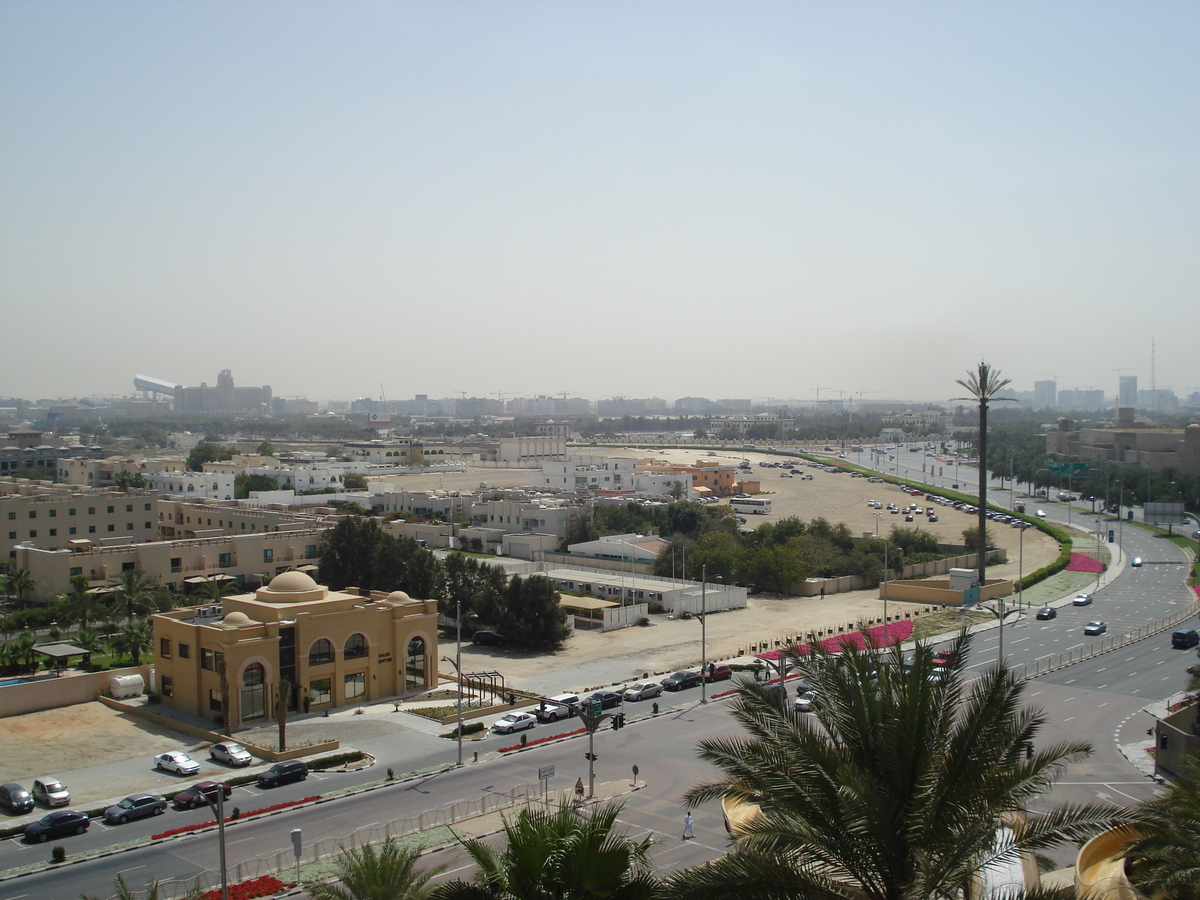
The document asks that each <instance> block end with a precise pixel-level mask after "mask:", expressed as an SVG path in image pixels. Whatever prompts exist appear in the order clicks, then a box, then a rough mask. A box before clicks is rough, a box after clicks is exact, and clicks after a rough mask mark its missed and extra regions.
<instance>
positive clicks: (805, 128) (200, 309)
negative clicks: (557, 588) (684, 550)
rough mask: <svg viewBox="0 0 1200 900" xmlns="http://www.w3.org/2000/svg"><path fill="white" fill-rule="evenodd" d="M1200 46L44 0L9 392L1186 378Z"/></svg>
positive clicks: (542, 14) (1093, 29) (770, 10)
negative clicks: (157, 383)
mask: <svg viewBox="0 0 1200 900" xmlns="http://www.w3.org/2000/svg"><path fill="white" fill-rule="evenodd" d="M1198 38H1200V8H1197V7H1196V6H1195V5H1188V4H1178V3H1171V2H1147V3H1139V4H1132V3H1125V2H1097V3H1082V2H1049V3H1044V4H1032V5H1023V6H1022V5H1017V6H1014V5H1012V4H1004V3H981V4H970V5H961V4H952V3H922V2H916V3H911V4H903V5H899V6H897V5H885V4H875V3H867V2H848V3H840V4H786V3H778V4H777V3H765V2H764V3H761V4H750V5H747V4H732V3H713V4H700V5H697V4H688V3H682V2H665V0H664V2H645V3H620V2H618V3H588V2H585V3H579V4H569V5H554V4H545V3H533V2H513V3H508V4H502V5H497V4H487V3H482V2H463V3H459V4H439V3H430V2H409V3H402V4H395V3H382V2H380V3H375V2H363V3H358V4H351V5H343V4H322V3H311V4H294V5H286V6H280V5H276V4H267V3H253V2H252V3H232V2H213V3H205V4H200V3H187V2H184V3H178V4H167V5H151V6H147V5H145V4H142V3H134V2H122V0H113V2H109V3H105V4H91V5H89V4H76V3H66V2H59V0H42V2H21V0H14V2H10V3H6V4H4V5H3V6H0V126H2V127H3V131H4V134H5V138H4V140H3V141H0V196H2V197H3V202H0V297H2V298H3V301H2V302H3V306H2V309H3V312H4V314H5V321H6V322H7V323H9V326H10V329H11V331H10V340H9V341H7V342H6V347H5V353H4V354H3V361H2V362H0V393H2V394H7V395H10V396H18V397H27V398H30V399H34V398H37V397H56V396H77V395H79V392H80V389H81V386H87V388H88V389H89V390H90V391H92V392H94V393H96V394H101V395H106V396H109V395H116V396H120V395H123V394H131V393H132V388H131V384H130V381H131V374H132V373H131V372H130V371H129V368H130V365H131V360H136V365H137V366H138V368H139V370H140V371H143V372H146V373H148V374H151V375H156V376H159V377H169V378H178V379H179V380H180V381H181V382H182V383H185V384H189V385H198V384H199V383H200V382H201V381H207V382H209V383H210V384H211V383H213V381H214V378H215V375H216V373H217V372H218V371H219V370H221V369H223V368H230V369H232V370H233V371H234V372H235V375H236V377H237V379H238V382H239V383H241V384H246V385H264V384H270V385H271V386H272V388H273V389H274V391H275V393H276V395H277V396H286V397H307V398H311V399H314V400H317V401H323V400H327V399H332V398H345V399H353V398H356V397H364V396H370V397H378V396H379V395H380V393H381V390H382V392H384V393H386V395H387V396H388V397H393V396H394V397H411V396H414V395H416V394H419V393H424V394H428V395H429V396H431V397H456V396H459V395H460V394H461V393H462V392H467V393H468V394H470V393H476V394H485V395H489V396H490V395H492V394H494V393H503V394H506V395H510V396H511V395H515V394H526V395H536V394H538V393H541V392H542V391H544V390H546V389H547V388H558V389H559V390H558V391H557V393H561V392H562V391H563V390H565V391H566V392H567V393H568V394H570V395H572V396H582V397H590V398H602V397H607V396H622V395H623V396H641V395H644V394H645V393H646V392H648V391H649V390H650V389H648V388H646V387H645V385H647V384H651V385H654V388H653V391H654V392H656V393H659V394H662V395H664V396H668V395H669V396H672V397H684V396H693V395H694V396H705V397H713V398H717V397H759V396H771V395H779V394H793V395H799V396H797V397H796V399H802V400H811V399H814V398H815V392H816V390H817V389H818V386H819V389H820V390H821V392H822V398H824V396H825V393H824V392H825V391H827V390H828V391H833V392H836V391H844V392H845V394H846V396H847V397H856V398H857V397H858V395H859V394H860V392H861V393H862V396H863V398H864V400H865V399H870V398H872V397H875V398H879V397H884V396H889V395H890V396H895V397H897V398H906V399H907V400H909V401H911V402H945V401H946V400H949V399H951V398H954V397H957V396H959V395H960V394H961V389H959V388H958V386H957V385H956V384H955V379H957V378H959V377H961V376H962V375H963V374H964V373H965V372H966V371H968V370H970V369H973V368H974V366H976V365H977V364H978V362H979V361H980V360H981V359H983V360H986V361H987V362H988V363H990V364H992V365H993V366H995V367H997V368H998V369H999V370H1000V371H1001V372H1003V374H1004V375H1005V376H1006V377H1008V378H1011V379H1012V380H1013V383H1014V384H1015V385H1018V386H1021V387H1022V388H1023V389H1027V390H1032V389H1033V384H1034V382H1036V381H1044V380H1054V381H1056V382H1057V384H1058V385H1059V387H1060V388H1067V389H1072V388H1077V389H1081V390H1083V389H1087V388H1092V389H1102V390H1103V391H1104V393H1105V396H1113V395H1115V394H1116V393H1117V380H1118V378H1119V377H1120V376H1121V375H1137V376H1138V377H1139V384H1140V386H1141V387H1142V388H1143V389H1150V388H1151V386H1152V382H1153V386H1155V387H1157V388H1159V389H1165V388H1170V389H1173V390H1174V391H1175V393H1176V394H1177V395H1179V396H1180V397H1186V396H1187V395H1189V394H1191V393H1192V392H1194V391H1197V390H1200V367H1197V365H1196V362H1195V350H1194V344H1195V338H1194V332H1195V328H1194V327H1190V326H1187V325H1186V323H1187V322H1189V321H1194V320H1195V314H1194V313H1193V312H1192V310H1193V309H1194V307H1195V300H1194V298H1195V286H1196V284H1197V283H1200V254H1197V252H1196V248H1197V247H1198V246H1200V219H1198V217H1197V216H1196V214H1195V210H1196V209H1198V208H1200V166H1198V165H1197V162H1198V160H1197V154H1196V147H1197V146H1200V141H1198V140H1197V139H1198V138H1200V122H1198V121H1197V119H1196V117H1195V116H1194V115H1191V111H1192V110H1193V109H1194V98H1195V95H1196V92H1197V88H1198V87H1200V58H1198V57H1197V56H1196V54H1195V53H1194V47H1195V45H1196V43H1197V39H1198ZM11 335H16V336H17V337H18V338H19V339H17V340H14V339H11ZM1152 346H1153V348H1154V350H1153V352H1152V350H1151V348H1152ZM1152 357H1153V363H1152ZM381 384H382V386H383V387H382V389H381V387H380V385H381ZM539 385H545V386H546V387H545V388H539Z"/></svg>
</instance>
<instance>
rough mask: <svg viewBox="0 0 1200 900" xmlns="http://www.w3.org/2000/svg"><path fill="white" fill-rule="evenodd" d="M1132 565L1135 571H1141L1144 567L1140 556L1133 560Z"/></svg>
mask: <svg viewBox="0 0 1200 900" xmlns="http://www.w3.org/2000/svg"><path fill="white" fill-rule="evenodd" d="M1130 565H1131V566H1133V567H1134V568H1135V569H1140V568H1141V567H1142V558H1141V557H1140V556H1135V557H1134V558H1133V562H1131V563H1130Z"/></svg>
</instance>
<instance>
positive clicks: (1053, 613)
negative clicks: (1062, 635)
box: [1037, 606, 1058, 621]
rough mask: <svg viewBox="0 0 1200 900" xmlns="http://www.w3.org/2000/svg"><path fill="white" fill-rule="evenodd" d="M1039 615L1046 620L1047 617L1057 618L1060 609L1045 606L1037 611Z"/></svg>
mask: <svg viewBox="0 0 1200 900" xmlns="http://www.w3.org/2000/svg"><path fill="white" fill-rule="evenodd" d="M1037 617H1038V618H1039V619H1041V620H1042V621H1045V620H1046V619H1056V618H1058V610H1057V609H1055V608H1054V607H1053V606H1043V607H1042V608H1041V609H1039V610H1038V611H1037Z"/></svg>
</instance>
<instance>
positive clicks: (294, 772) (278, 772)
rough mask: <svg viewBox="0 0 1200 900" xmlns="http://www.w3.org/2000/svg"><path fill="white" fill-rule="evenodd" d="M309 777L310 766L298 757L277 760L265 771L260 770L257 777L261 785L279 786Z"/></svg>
mask: <svg viewBox="0 0 1200 900" xmlns="http://www.w3.org/2000/svg"><path fill="white" fill-rule="evenodd" d="M307 777H308V766H306V765H305V764H304V763H302V762H301V761H300V760H298V759H289V760H285V761H284V762H277V763H275V765H273V766H271V768H269V769H267V771H265V772H260V773H259V775H258V778H257V779H255V781H256V782H257V784H258V786H259V787H263V788H269V787H278V786H279V785H281V784H288V783H289V782H292V781H303V780H304V779H305V778H307Z"/></svg>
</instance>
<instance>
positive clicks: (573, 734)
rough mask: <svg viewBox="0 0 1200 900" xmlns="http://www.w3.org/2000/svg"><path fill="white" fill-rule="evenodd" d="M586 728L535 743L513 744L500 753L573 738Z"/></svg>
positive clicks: (552, 736) (541, 739)
mask: <svg viewBox="0 0 1200 900" xmlns="http://www.w3.org/2000/svg"><path fill="white" fill-rule="evenodd" d="M586 731H587V729H586V728H576V729H575V730H574V731H566V732H563V733H562V734H552V735H550V737H544V738H538V739H537V740H536V741H526V742H525V743H524V744H513V745H512V746H511V747H501V748H500V752H501V753H508V752H509V751H510V750H520V749H521V748H522V747H536V746H537V745H538V744H544V743H546V741H557V740H558V739H559V738H565V737H574V736H575V735H577V734H583V733H584V732H586Z"/></svg>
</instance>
